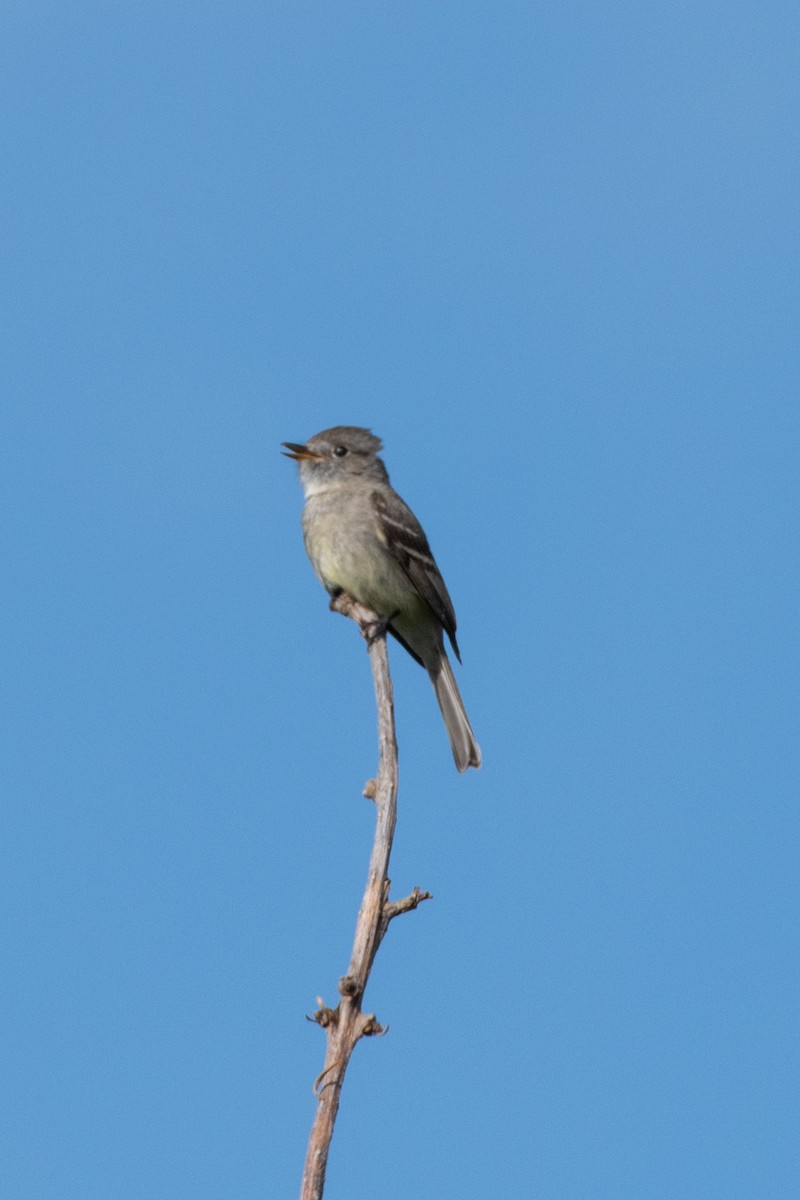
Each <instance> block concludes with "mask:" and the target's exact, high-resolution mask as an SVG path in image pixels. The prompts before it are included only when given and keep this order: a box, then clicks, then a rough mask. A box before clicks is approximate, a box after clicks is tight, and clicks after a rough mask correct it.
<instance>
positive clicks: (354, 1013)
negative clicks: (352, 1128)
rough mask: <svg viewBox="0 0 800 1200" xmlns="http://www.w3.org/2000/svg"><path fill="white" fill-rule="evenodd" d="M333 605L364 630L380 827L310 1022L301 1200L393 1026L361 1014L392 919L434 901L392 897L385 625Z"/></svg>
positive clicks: (311, 1198) (317, 1194) (315, 1197)
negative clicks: (317, 1031)
mask: <svg viewBox="0 0 800 1200" xmlns="http://www.w3.org/2000/svg"><path fill="white" fill-rule="evenodd" d="M331 608H332V609H333V610H334V612H339V613H342V615H343V616H346V617H350V618H352V620H354V621H355V622H356V623H357V624H358V625H359V627H360V629H361V634H362V636H363V637H364V639H365V640H366V643H367V649H368V651H369V657H370V663H371V665H372V677H373V681H374V684H375V701H376V704H377V709H378V749H379V755H378V773H377V775H376V777H375V778H374V779H370V780H369V781H368V782H367V784H366V785H365V788H364V795H365V796H367V797H368V798H369V799H370V800H374V802H375V809H376V822H375V839H374V842H373V846H372V853H371V855H370V860H369V870H368V873H367V884H366V889H365V891H364V898H363V900H362V901H361V908H360V909H359V913H358V919H357V921H356V931H355V939H354V941H353V949H352V953H351V956H350V965H349V967H348V969H347V974H346V975H344V976H343V977H342V978H341V979H340V980H339V995H340V997H341V999H340V1001H339V1003H338V1005H337V1007H336V1008H335V1009H331V1008H328V1007H327V1005H325V1004H324V1003H323V1002H322V1000H321V999H320V998H317V1004H318V1005H319V1008H318V1009H317V1011H316V1012H315V1013H314V1015H313V1016H312V1017H309V1018H307V1019H308V1020H310V1021H315V1022H316V1023H317V1024H318V1025H320V1026H321V1027H322V1028H323V1029H324V1030H325V1033H326V1036H327V1040H328V1044H327V1050H326V1055H325V1066H324V1067H323V1069H322V1071H321V1072H320V1074H319V1075H318V1077H317V1079H316V1080H315V1082H314V1094H315V1096H316V1097H317V1112H316V1115H315V1117H314V1124H313V1126H312V1128H311V1135H310V1137H309V1141H308V1152H307V1155H306V1163H305V1169H304V1171H303V1185H302V1188H301V1191H300V1200H321V1197H322V1192H323V1188H324V1186H325V1170H326V1167H327V1163H328V1153H329V1150H330V1144H331V1138H332V1137H333V1127H334V1124H335V1121H336V1114H337V1112H338V1110H339V1099H340V1096H341V1090H342V1084H343V1083H344V1077H345V1072H346V1071H347V1066H348V1063H349V1062H350V1056H351V1054H352V1053H353V1050H354V1048H355V1045H356V1043H357V1042H358V1041H359V1039H360V1038H362V1037H376V1036H381V1035H383V1034H385V1033H387V1032H388V1029H389V1026H388V1025H387V1026H386V1027H385V1028H384V1027H383V1026H381V1025H380V1024H379V1022H378V1020H377V1019H376V1017H375V1014H374V1013H363V1012H362V1011H361V1001H362V998H363V995H364V991H365V989H366V986H367V980H368V979H369V973H370V970H371V969H372V964H373V962H374V960H375V955H376V954H377V952H378V947H379V946H380V944H381V941H382V939H383V936H384V934H385V933H386V930H387V929H388V927H389V922H390V921H391V920H392V918H393V917H396V916H399V914H400V913H402V912H410V911H411V909H413V908H416V907H417V905H418V904H420V903H421V902H422V901H423V900H429V899H430V893H429V892H422V891H420V889H419V888H414V890H413V892H412V893H411V895H410V896H406V897H405V899H403V900H396V901H390V900H389V874H388V873H389V856H390V854H391V852H392V841H393V839H394V830H395V824H396V821H397V779H398V769H397V741H396V738H395V731H394V699H393V693H392V681H391V678H390V676H389V657H388V654H387V650H386V622H384V621H381V620H380V619H379V618H378V617H377V615H376V614H375V613H374V612H371V611H370V610H369V609H368V608H365V607H364V605H362V604H359V603H358V602H357V601H355V600H353V599H352V597H350V596H348V595H346V594H345V593H341V594H340V595H339V596H337V597H335V598H334V599H333V600H332V601H331Z"/></svg>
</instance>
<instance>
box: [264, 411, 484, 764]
mask: <svg viewBox="0 0 800 1200" xmlns="http://www.w3.org/2000/svg"><path fill="white" fill-rule="evenodd" d="M281 444H282V445H283V447H284V450H283V453H284V454H285V455H286V457H287V458H291V459H293V460H294V461H295V462H296V463H297V465H298V470H299V476H300V482H301V484H302V487H303V492H304V495H305V504H304V507H303V540H304V543H305V548H306V552H307V554H308V557H309V558H310V560H311V565H312V566H313V568H314V571H315V573H316V575H317V578H318V579H319V580H320V582H321V583H322V585H323V587H324V588H325V589H326V590H327V592H328V593H329V594H330V595H331V596H332V597H336V596H338V595H340V594H341V593H342V592H346V593H347V594H348V595H349V596H351V597H352V598H353V599H354V600H356V601H358V602H359V603H361V604H363V605H365V606H366V607H367V608H370V609H372V611H373V612H374V613H375V614H376V615H377V616H378V618H379V620H380V621H381V623H382V624H383V626H384V628H385V629H387V630H388V632H389V633H391V634H392V635H393V636H394V637H395V638H396V639H397V641H398V642H400V644H401V645H402V646H403V647H404V648H405V649H406V650H407V651H408V653H409V654H410V655H411V657H412V658H413V659H415V660H416V661H417V662H418V663H419V664H420V666H422V667H424V668H425V670H426V671H427V672H428V675H429V676H430V680H431V683H432V684H433V690H434V692H435V694H436V699H437V701H438V703H439V708H440V709H441V713H442V717H443V719H444V724H445V728H446V730H447V736H448V738H449V740H450V747H451V750H452V752H453V759H454V760H455V764H456V767H457V769H458V770H459V771H460V772H462V773H463V772H464V771H466V770H467V768H468V767H479V766H480V765H481V751H480V747H479V746H478V743H477V741H476V739H475V734H474V733H473V731H472V726H471V725H470V722H469V717H468V716H467V711H466V709H465V707H464V702H463V700H462V699H461V693H460V692H459V690H458V685H457V684H456V680H455V676H454V674H453V668H452V666H451V664H450V660H449V658H448V656H447V651H446V649H445V645H444V636H443V635H444V634H445V633H446V634H447V637H448V639H449V641H450V645H451V646H452V649H453V653H454V654H455V656H456V658H457V659H458V661H459V662H461V655H460V653H459V649H458V643H457V641H456V614H455V610H454V608H453V602H452V600H451V599H450V594H449V592H448V591H447V588H446V586H445V582H444V580H443V579H442V575H441V572H440V571H439V568H438V566H437V565H436V561H435V559H434V557H433V554H432V553H431V548H430V546H429V544H428V539H427V537H426V536H425V533H424V531H423V529H422V526H421V525H420V523H419V521H418V520H417V518H416V517H415V516H414V514H413V512H412V511H411V509H410V508H409V507H408V505H407V504H406V503H405V501H404V500H402V499H401V498H400V496H399V495H398V494H397V492H396V491H395V490H394V488H393V487H392V486H391V484H390V482H389V475H388V472H387V470H386V467H385V466H384V463H383V460H382V459H381V458H380V457H379V451H380V450H382V448H383V443H382V442H381V439H380V438H378V437H376V436H375V434H373V433H372V432H371V430H369V429H363V428H361V427H360V426H358V425H335V426H333V427H332V428H331V429H324V430H322V432H321V433H316V434H314V436H313V437H311V438H309V439H308V441H307V442H283V443H281Z"/></svg>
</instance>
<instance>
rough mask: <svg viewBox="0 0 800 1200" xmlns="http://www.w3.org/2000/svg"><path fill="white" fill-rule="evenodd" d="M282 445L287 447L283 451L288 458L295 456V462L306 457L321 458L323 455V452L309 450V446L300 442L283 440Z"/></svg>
mask: <svg viewBox="0 0 800 1200" xmlns="http://www.w3.org/2000/svg"><path fill="white" fill-rule="evenodd" d="M281 445H282V446H285V447H286V449H285V450H283V451H282V453H283V454H284V455H285V456H286V457H287V458H293V459H294V460H295V462H300V461H301V460H302V459H304V458H316V459H320V458H322V457H323V456H322V455H321V454H315V453H314V451H313V450H309V448H308V446H303V445H301V444H300V442H281Z"/></svg>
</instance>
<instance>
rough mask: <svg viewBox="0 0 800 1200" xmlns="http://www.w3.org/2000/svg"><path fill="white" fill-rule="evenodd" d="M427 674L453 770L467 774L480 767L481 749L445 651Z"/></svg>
mask: <svg viewBox="0 0 800 1200" xmlns="http://www.w3.org/2000/svg"><path fill="white" fill-rule="evenodd" d="M428 674H429V675H430V677H431V683H432V684H433V690H434V691H435V692H436V699H437V700H438V701H439V708H440V709H441V710H442V716H443V717H444V723H445V728H446V729H447V736H448V737H449V739H450V747H451V749H452V751H453V758H454V759H455V760H456V767H457V768H458V770H459V771H462V772H463V771H466V769H467V767H479V766H480V765H481V748H480V746H479V745H478V743H477V742H476V741H475V734H474V733H473V732H472V726H471V725H470V723H469V717H468V716H467V710H466V709H465V708H464V701H463V700H462V699H461V693H460V692H459V690H458V685H457V683H456V680H455V676H454V675H453V668H452V667H451V666H450V660H449V659H448V657H447V654H446V653H445V651H444V650H442V653H441V657H440V659H439V661H438V662H437V664H436V667H435V668H434V669H433V670H430V671H429V672H428Z"/></svg>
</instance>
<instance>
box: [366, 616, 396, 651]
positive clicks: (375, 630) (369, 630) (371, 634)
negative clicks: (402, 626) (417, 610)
mask: <svg viewBox="0 0 800 1200" xmlns="http://www.w3.org/2000/svg"><path fill="white" fill-rule="evenodd" d="M398 615H399V609H398V611H397V612H393V613H392V615H391V616H390V617H378V618H377V620H375V621H367V622H365V623H364V624H363V625H362V626H361V633H362V635H363V637H364V638H365V640H366V643H367V646H368V647H369V646H373V645H374V644H375V642H377V641H378V639H379V638H384V637H386V631H387V629H388V628H389V626H390V625H391V623H392V621H393V620H394V619H395V617H396V616H398Z"/></svg>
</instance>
